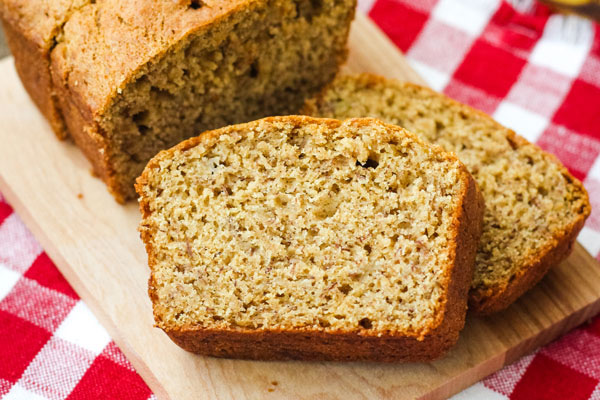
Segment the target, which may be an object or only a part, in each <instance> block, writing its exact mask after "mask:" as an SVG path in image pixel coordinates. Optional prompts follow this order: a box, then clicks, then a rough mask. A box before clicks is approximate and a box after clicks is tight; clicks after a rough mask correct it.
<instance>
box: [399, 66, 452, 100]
mask: <svg viewBox="0 0 600 400" xmlns="http://www.w3.org/2000/svg"><path fill="white" fill-rule="evenodd" d="M409 61H410V64H411V65H412V66H413V67H414V69H415V70H416V71H417V72H418V73H419V75H421V77H423V78H424V79H425V81H426V82H427V84H429V86H430V87H431V88H432V89H433V90H437V91H438V92H441V91H442V90H444V88H445V87H446V85H447V84H448V82H449V81H450V75H448V74H445V73H443V72H441V71H438V70H437V69H435V68H432V67H430V66H428V65H427V64H423V63H422V62H419V61H416V60H409Z"/></svg>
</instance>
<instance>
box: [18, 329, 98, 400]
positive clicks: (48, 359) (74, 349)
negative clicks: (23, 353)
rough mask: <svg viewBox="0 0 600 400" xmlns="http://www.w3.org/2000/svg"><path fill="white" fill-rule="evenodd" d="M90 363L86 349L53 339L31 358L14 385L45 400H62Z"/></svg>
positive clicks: (89, 354) (90, 359)
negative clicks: (45, 399) (46, 398)
mask: <svg viewBox="0 0 600 400" xmlns="http://www.w3.org/2000/svg"><path fill="white" fill-rule="evenodd" d="M93 361H94V355H93V354H92V353H90V352H89V351H88V350H85V349H82V348H81V347H79V346H76V345H74V344H72V343H69V342H66V341H64V340H62V339H60V338H57V337H56V336H53V337H52V338H51V339H50V340H49V341H48V343H46V345H45V346H44V347H43V348H42V350H40V352H39V353H38V354H37V355H36V356H35V358H34V359H33V361H32V362H31V363H30V364H29V366H28V367H27V369H26V370H25V372H23V375H22V376H21V379H19V381H18V382H17V384H18V385H20V386H22V387H23V388H25V389H27V390H29V391H33V392H36V393H38V394H42V395H44V396H46V397H48V398H53V399H64V398H66V397H67V396H68V395H69V394H70V393H71V392H72V391H73V388H74V387H75V386H76V385H77V384H78V383H79V381H80V380H81V377H82V376H83V375H84V374H85V372H86V371H87V370H88V369H89V367H90V365H92V362H93Z"/></svg>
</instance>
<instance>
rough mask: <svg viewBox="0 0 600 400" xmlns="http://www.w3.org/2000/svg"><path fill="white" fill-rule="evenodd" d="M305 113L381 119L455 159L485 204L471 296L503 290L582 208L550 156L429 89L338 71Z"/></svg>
mask: <svg viewBox="0 0 600 400" xmlns="http://www.w3.org/2000/svg"><path fill="white" fill-rule="evenodd" d="M306 110H307V112H308V113H309V114H311V115H314V116H321V117H330V118H340V119H344V118H352V117H375V118H381V119H382V120H383V121H386V122H389V123H393V124H397V125H399V126H402V127H404V128H406V129H408V130H410V131H412V132H415V133H417V134H419V135H420V136H421V137H422V138H423V139H425V140H427V141H429V142H432V143H435V144H438V145H440V146H442V147H443V148H444V149H445V150H447V151H452V152H454V153H455V154H456V155H457V156H458V158H459V159H460V160H461V161H462V162H463V163H464V164H465V165H466V166H467V168H468V169H469V172H470V173H471V174H472V175H473V177H474V178H475V180H476V181H477V183H478V185H479V187H480V189H481V191H482V194H483V196H484V199H485V205H486V208H485V216H484V226H483V235H482V239H481V242H480V245H479V249H478V252H477V259H476V267H475V277H474V280H473V283H472V288H473V290H474V291H473V293H477V294H478V295H479V296H483V297H485V296H488V295H491V294H496V293H498V291H501V290H503V289H504V288H506V287H507V285H509V284H510V283H511V282H512V281H513V280H514V279H516V278H517V277H518V276H519V274H522V273H524V269H526V268H527V266H528V265H533V264H534V263H535V262H536V260H539V255H540V254H541V253H543V251H545V250H548V249H549V248H552V247H554V246H556V245H557V237H560V235H561V234H563V233H564V232H568V231H569V226H570V224H573V221H579V220H581V219H582V218H583V219H585V217H587V215H588V214H589V212H590V209H589V203H588V200H587V194H586V192H585V189H583V186H581V184H580V182H578V181H577V180H576V179H575V178H573V177H572V176H571V175H570V174H569V173H568V172H567V170H566V169H565V168H564V167H563V166H562V165H561V164H560V163H559V162H557V161H556V160H555V159H554V158H553V156H551V155H549V154H547V153H545V152H543V151H541V150H540V149H539V148H538V147H537V146H535V145H532V144H530V143H528V142H526V141H525V140H524V139H522V138H520V137H518V136H516V135H515V134H514V133H513V132H512V131H509V130H508V129H506V128H504V127H502V126H500V125H499V124H498V123H496V122H495V121H493V120H492V119H491V118H490V117H488V116H487V115H485V114H483V113H479V112H477V111H475V110H473V109H471V108H469V107H467V106H463V105H461V104H458V103H456V102H454V101H452V100H450V99H448V98H446V97H445V96H443V95H439V94H437V93H435V92H433V91H431V90H428V89H425V88H421V87H418V86H416V85H412V84H403V83H400V82H396V81H391V80H389V81H386V80H384V79H381V78H378V77H374V76H369V75H361V76H345V77H339V78H338V79H336V81H335V82H334V83H333V84H332V85H331V86H330V87H329V88H328V89H327V90H326V91H325V92H324V93H323V94H322V97H320V98H318V99H317V100H314V101H311V102H309V103H308V104H307V108H306Z"/></svg>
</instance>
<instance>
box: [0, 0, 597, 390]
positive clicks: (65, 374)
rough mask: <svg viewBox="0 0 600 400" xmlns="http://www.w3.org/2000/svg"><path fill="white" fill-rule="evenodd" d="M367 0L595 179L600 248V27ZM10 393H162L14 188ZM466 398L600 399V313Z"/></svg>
mask: <svg viewBox="0 0 600 400" xmlns="http://www.w3.org/2000/svg"><path fill="white" fill-rule="evenodd" d="M359 8H360V9H361V11H363V12H365V13H368V14H369V16H370V17H371V18H372V19H373V20H374V21H375V22H376V23H377V24H378V25H379V26H380V27H381V28H382V29H383V30H384V31H385V32H386V33H387V34H388V35H389V37H390V38H391V39H392V40H393V41H394V42H395V43H396V44H397V45H398V47H400V49H401V50H403V51H404V52H405V53H406V55H407V57H408V59H409V61H410V63H411V64H412V66H413V67H414V68H415V69H416V70H417V71H418V72H419V73H420V74H421V75H422V76H423V77H424V78H425V79H426V80H427V81H428V82H429V84H430V85H431V86H432V87H433V88H435V89H437V90H440V91H443V92H445V93H446V94H448V95H450V96H452V97H454V98H456V99H458V100H460V101H462V102H465V103H468V104H470V105H472V106H474V107H476V108H479V109H481V110H484V111H486V112H487V113H489V114H491V115H492V116H493V117H494V118H496V119H497V120H498V121H500V122H501V123H503V124H504V125H507V126H509V127H511V128H513V129H514V130H515V131H517V132H518V133H519V134H521V135H523V136H525V137H526V138H527V139H529V140H530V141H534V142H536V143H538V144H539V145H540V146H542V147H543V148H545V149H546V150H548V151H550V152H552V153H554V154H556V155H557V156H558V157H559V158H560V159H561V161H562V162H563V163H564V164H565V165H566V166H567V167H568V168H569V169H570V170H571V172H572V173H573V174H574V175H575V176H577V177H578V178H579V179H581V180H582V181H583V182H584V184H585V187H586V188H587V190H588V191H589V194H590V200H591V202H592V207H593V209H592V215H591V216H590V218H589V219H588V221H587V224H586V226H585V227H584V228H583V231H582V232H581V234H580V236H579V241H580V242H581V243H582V244H583V245H584V246H585V247H586V248H587V249H588V251H589V252H590V253H591V254H592V255H593V256H594V257H596V258H598V259H600V157H599V153H600V28H598V26H597V25H595V24H593V23H592V22H590V21H587V20H584V19H581V18H577V17H573V16H569V17H565V16H561V15H555V14H552V13H551V12H550V11H549V10H548V9H547V8H546V7H544V6H540V5H538V4H535V3H533V2H532V1H523V0H521V1H517V0H514V1H512V2H511V3H510V4H509V3H507V2H501V1H499V0H421V1H412V0H359ZM149 329H151V328H150V327H149ZM198 395H199V396H200V395H201V394H198ZM0 397H3V398H4V399H20V400H21V399H57V400H58V399H120V398H124V399H132V400H133V399H135V400H137V399H149V398H150V399H152V398H154V396H153V395H152V394H151V392H150V389H149V388H148V387H147V386H146V384H145V383H144V382H143V381H142V379H141V378H140V377H139V375H137V373H136V372H135V371H134V369H133V368H132V367H131V365H130V364H129V362H128V361H127V360H126V358H125V357H124V356H123V354H122V353H121V352H120V350H119V349H118V348H117V347H116V346H115V344H114V342H112V341H111V339H110V337H109V335H108V334H107V332H106V331H105V330H104V329H103V328H102V326H100V324H99V323H98V321H97V320H96V318H95V317H94V316H93V315H92V314H91V312H90V311H89V310H88V308H87V307H86V306H85V304H84V303H83V302H82V301H81V300H80V299H79V297H78V296H77V294H76V293H75V292H74V291H73V289H72V288H71V287H70V285H69V284H68V283H67V282H66V281H65V280H64V278H63V277H62V276H61V274H60V273H59V272H58V270H57V269H56V267H55V266H54V265H53V264H52V262H51V261H50V259H49V258H48V256H47V255H46V254H45V253H44V252H43V250H42V249H41V247H40V245H39V244H38V243H37V241H36V240H35V238H33V237H32V235H31V233H29V231H28V230H27V228H25V226H24V225H23V223H22V222H21V220H20V219H19V217H18V216H17V215H16V214H15V213H14V212H13V211H12V209H11V207H10V206H9V205H8V204H7V203H6V202H5V201H4V199H3V198H2V197H1V195H0ZM456 398H457V399H507V398H510V399H536V398H544V399H600V317H597V318H595V319H594V320H593V321H591V322H590V323H589V324H586V325H585V326H582V327H580V328H579V329H576V330H575V331H573V332H571V333H569V334H567V335H566V336H564V337H563V338H561V339H560V340H558V341H556V342H554V343H552V344H550V345H548V346H546V347H544V348H542V349H540V350H538V351H537V352H536V353H534V354H531V355H528V356H526V357H523V358H522V359H520V360H519V361H517V362H516V363H514V364H513V365H511V366H508V367H506V368H504V369H502V370H501V371H499V372H497V373H496V374H494V375H492V376H490V377H488V378H487V379H485V380H484V381H482V382H480V383H477V384H476V385H474V386H472V387H471V388H469V389H467V390H465V391H464V392H462V393H460V394H459V395H457V396H456Z"/></svg>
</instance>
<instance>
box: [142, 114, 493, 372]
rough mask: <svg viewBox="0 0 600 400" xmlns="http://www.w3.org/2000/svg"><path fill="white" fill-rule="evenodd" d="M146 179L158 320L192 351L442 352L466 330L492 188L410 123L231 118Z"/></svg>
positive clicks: (355, 355)
mask: <svg viewBox="0 0 600 400" xmlns="http://www.w3.org/2000/svg"><path fill="white" fill-rule="evenodd" d="M136 189H137V191H138V194H139V195H140V208H141V211H142V214H143V220H142V222H141V225H140V232H141V236H142V239H143V241H144V243H145V245H146V250H147V252H148V259H149V265H150V268H151V270H152V273H151V278H150V284H149V293H150V297H151V299H152V303H153V307H154V316H155V320H156V325H157V326H158V327H160V328H162V329H163V330H164V331H165V332H166V333H167V334H168V335H169V336H170V337H171V338H172V339H173V340H174V341H175V342H176V343H177V344H179V345H180V346H182V347H183V348H185V349H187V350H190V351H193V352H198V353H202V354H206V355H211V356H219V357H242V358H252V359H305V360H306V359H320V360H370V361H399V360H427V359H431V358H435V357H438V356H440V355H441V354H442V353H443V352H445V351H446V350H447V349H448V348H449V347H450V346H451V345H452V344H453V343H454V342H456V340H457V338H458V333H459V331H460V330H461V329H462V327H463V324H464V318H465V312H466V304H467V303H466V299H467V292H468V288H469V284H470V282H471V278H472V272H473V263H474V257H475V251H476V248H477V243H478V239H479V235H480V232H481V223H482V218H483V199H482V197H481V195H480V194H479V191H478V189H477V186H476V184H475V183H474V180H473V179H472V177H471V176H470V175H469V174H468V173H467V171H466V168H465V167H464V166H463V165H462V164H461V163H460V162H459V161H458V160H457V159H456V157H455V156H454V155H450V154H448V153H444V152H443V151H442V150H441V149H440V148H438V147H431V146H429V145H427V144H425V143H424V142H422V141H421V140H420V139H418V138H416V137H415V136H414V135H412V134H410V133H408V132H406V131H404V130H403V129H401V128H398V127H396V126H391V125H385V124H383V123H381V122H379V121H377V120H371V119H356V120H350V121H347V122H344V123H341V122H339V121H336V120H328V119H314V118H309V117H298V116H290V117H274V118H267V119H264V120H259V121H255V122H251V123H247V124H242V125H235V126H230V127H226V128H222V129H219V130H216V131H210V132H205V133H203V134H202V135H201V136H199V137H196V138H193V139H189V140H187V141H185V142H183V143H181V144H180V145H178V146H176V147H174V148H172V149H170V150H167V151H163V152H161V153H159V154H158V155H157V156H156V157H155V158H153V159H152V160H151V161H150V163H149V164H148V166H147V167H146V169H145V171H144V173H143V174H142V176H141V177H140V178H138V183H137V185H136Z"/></svg>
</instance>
